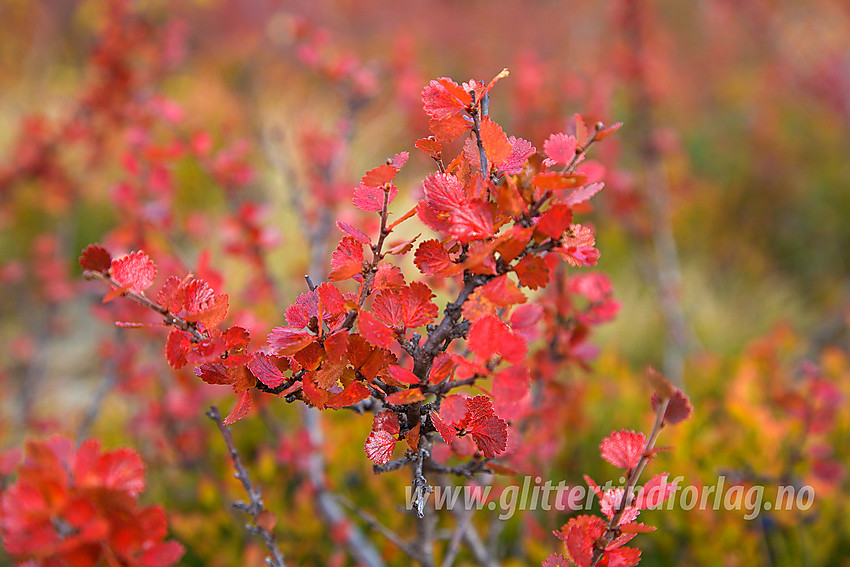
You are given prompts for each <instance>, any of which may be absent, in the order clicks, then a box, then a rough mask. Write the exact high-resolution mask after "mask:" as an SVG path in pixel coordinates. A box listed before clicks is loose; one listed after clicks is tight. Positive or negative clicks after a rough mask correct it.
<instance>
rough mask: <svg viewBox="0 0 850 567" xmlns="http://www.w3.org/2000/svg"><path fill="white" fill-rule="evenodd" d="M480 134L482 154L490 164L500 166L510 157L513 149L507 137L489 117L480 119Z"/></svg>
mask: <svg viewBox="0 0 850 567" xmlns="http://www.w3.org/2000/svg"><path fill="white" fill-rule="evenodd" d="M480 132H481V143H482V144H483V145H484V153H485V155H486V156H487V159H488V160H489V161H490V163H491V164H501V163H502V162H504V161H505V160H507V159H508V158H509V157H510V156H511V151H512V150H513V148H512V147H511V143H510V142H509V141H508V137H507V135H505V132H504V131H503V130H502V128H501V126H499V125H498V124H496V123H495V122H493V121H492V120H490V117H489V116H485V117H483V118H482V119H481V129H480Z"/></svg>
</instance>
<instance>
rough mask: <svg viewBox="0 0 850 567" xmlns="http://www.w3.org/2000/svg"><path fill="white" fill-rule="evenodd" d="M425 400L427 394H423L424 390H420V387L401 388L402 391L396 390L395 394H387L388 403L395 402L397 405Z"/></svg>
mask: <svg viewBox="0 0 850 567" xmlns="http://www.w3.org/2000/svg"><path fill="white" fill-rule="evenodd" d="M424 400H425V396H424V395H423V394H422V390H420V389H419V388H411V389H409V390H401V391H400V392H395V393H394V394H390V395H389V396H387V403H389V404H394V405H397V406H403V405H406V404H412V403H416V402H422V401H424Z"/></svg>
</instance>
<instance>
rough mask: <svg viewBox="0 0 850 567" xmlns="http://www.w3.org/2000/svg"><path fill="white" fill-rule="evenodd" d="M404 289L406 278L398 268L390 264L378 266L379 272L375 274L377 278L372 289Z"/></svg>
mask: <svg viewBox="0 0 850 567" xmlns="http://www.w3.org/2000/svg"><path fill="white" fill-rule="evenodd" d="M400 287H404V276H403V275H402V273H401V269H400V268H399V267H398V266H393V265H390V264H386V263H384V264H381V265H379V266H378V271H377V272H375V277H374V279H373V280H372V289H374V290H375V291H380V290H382V289H397V288H400Z"/></svg>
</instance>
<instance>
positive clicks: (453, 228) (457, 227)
mask: <svg viewBox="0 0 850 567" xmlns="http://www.w3.org/2000/svg"><path fill="white" fill-rule="evenodd" d="M450 218H451V222H450V226H449V234H450V235H451V237H452V238H454V239H455V240H457V241H458V242H460V243H461V244H467V243H469V242H472V241H473V240H481V239H484V238H489V237H491V236H493V215H492V213H491V212H490V205H489V203H486V202H484V201H479V200H474V201H467V202H466V203H464V206H463V207H461V208H458V209H455V210H454V211H453V212H452V213H451V215H450Z"/></svg>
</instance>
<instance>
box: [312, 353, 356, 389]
mask: <svg viewBox="0 0 850 567" xmlns="http://www.w3.org/2000/svg"><path fill="white" fill-rule="evenodd" d="M347 364H348V361H347V360H342V361H339V362H334V361H332V360H324V361H323V362H322V366H321V367H320V368H319V369H318V370H316V371H315V372H314V373H313V377H314V378H315V379H316V385H317V386H318V387H319V388H321V389H322V390H329V389H330V388H331V386H333V385H334V384H336V383H337V381H338V380H339V379H340V378H342V375H343V372H345V367H346V365H347Z"/></svg>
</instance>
